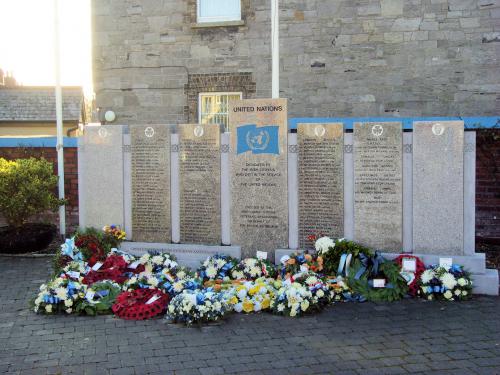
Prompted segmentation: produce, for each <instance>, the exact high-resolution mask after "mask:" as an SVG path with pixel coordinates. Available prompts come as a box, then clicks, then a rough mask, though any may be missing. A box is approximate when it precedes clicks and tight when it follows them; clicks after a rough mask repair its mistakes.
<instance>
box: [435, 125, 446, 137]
mask: <svg viewBox="0 0 500 375" xmlns="http://www.w3.org/2000/svg"><path fill="white" fill-rule="evenodd" d="M432 132H433V133H434V135H442V134H443V133H444V126H443V125H441V124H434V125H432Z"/></svg>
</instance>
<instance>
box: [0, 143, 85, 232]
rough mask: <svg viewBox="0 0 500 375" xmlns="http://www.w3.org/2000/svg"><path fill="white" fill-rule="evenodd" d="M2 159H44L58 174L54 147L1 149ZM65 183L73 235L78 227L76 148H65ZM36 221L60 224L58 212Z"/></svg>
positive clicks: (67, 216) (41, 216) (67, 212)
mask: <svg viewBox="0 0 500 375" xmlns="http://www.w3.org/2000/svg"><path fill="white" fill-rule="evenodd" d="M0 157H1V158H5V159H9V160H13V159H26V158H29V157H35V158H40V157H44V158H45V159H46V160H48V161H50V162H52V163H53V165H54V174H57V151H56V150H55V148H54V147H0ZM64 182H65V196H66V199H68V204H67V205H66V231H67V232H68V233H71V232H72V231H73V230H74V229H76V228H77V227H78V155H77V148H76V147H65V148H64ZM56 194H57V192H56ZM34 219H35V220H43V221H50V222H52V223H54V224H56V225H58V224H59V215H58V213H57V212H56V213H51V212H49V213H46V214H43V215H40V217H37V218H34ZM35 220H32V221H35Z"/></svg>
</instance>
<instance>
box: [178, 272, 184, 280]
mask: <svg viewBox="0 0 500 375" xmlns="http://www.w3.org/2000/svg"><path fill="white" fill-rule="evenodd" d="M185 277H186V272H184V271H179V272H177V278H179V279H183V278H185Z"/></svg>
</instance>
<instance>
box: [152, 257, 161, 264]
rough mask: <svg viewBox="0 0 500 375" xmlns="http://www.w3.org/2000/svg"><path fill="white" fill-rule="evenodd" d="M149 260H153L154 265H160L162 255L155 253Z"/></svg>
mask: <svg viewBox="0 0 500 375" xmlns="http://www.w3.org/2000/svg"><path fill="white" fill-rule="evenodd" d="M151 262H153V263H154V264H156V265H160V264H162V263H163V257H162V256H161V255H155V256H154V257H153V258H152V259H151Z"/></svg>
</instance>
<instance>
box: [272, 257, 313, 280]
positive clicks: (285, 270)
mask: <svg viewBox="0 0 500 375" xmlns="http://www.w3.org/2000/svg"><path fill="white" fill-rule="evenodd" d="M280 263H281V272H280V276H281V278H282V279H288V278H290V277H291V276H293V275H295V274H297V273H301V272H309V271H311V272H321V271H323V257H321V256H317V255H315V254H314V255H313V254H308V253H303V254H298V253H293V254H291V255H290V256H288V255H284V256H283V257H281V259H280Z"/></svg>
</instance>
